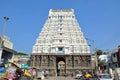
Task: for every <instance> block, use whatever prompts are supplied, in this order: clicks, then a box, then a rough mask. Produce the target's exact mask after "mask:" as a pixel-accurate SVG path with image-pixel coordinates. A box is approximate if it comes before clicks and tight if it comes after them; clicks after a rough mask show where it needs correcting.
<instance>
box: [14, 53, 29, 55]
mask: <svg viewBox="0 0 120 80" xmlns="http://www.w3.org/2000/svg"><path fill="white" fill-rule="evenodd" d="M15 55H28V54H26V53H23V52H16V53H15Z"/></svg>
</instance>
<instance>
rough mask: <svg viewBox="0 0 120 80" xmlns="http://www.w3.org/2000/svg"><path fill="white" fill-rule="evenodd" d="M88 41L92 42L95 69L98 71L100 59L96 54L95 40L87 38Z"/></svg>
mask: <svg viewBox="0 0 120 80" xmlns="http://www.w3.org/2000/svg"><path fill="white" fill-rule="evenodd" d="M86 40H89V41H91V42H92V44H93V53H94V56H95V68H96V70H97V67H98V58H97V54H96V48H95V42H94V40H91V39H89V38H86Z"/></svg>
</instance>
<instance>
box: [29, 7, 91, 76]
mask: <svg viewBox="0 0 120 80" xmlns="http://www.w3.org/2000/svg"><path fill="white" fill-rule="evenodd" d="M31 67H35V68H37V69H40V70H44V71H49V73H50V74H51V75H55V74H58V75H65V74H74V75H75V74H76V73H79V72H86V71H89V72H91V71H92V69H91V55H90V47H89V46H88V44H87V42H86V39H85V37H84V35H83V33H82V31H81V28H80V26H79V24H78V22H77V20H76V17H75V14H74V10H73V9H70V10H52V9H51V10H50V11H49V16H48V19H47V20H46V22H45V24H44V26H43V28H42V31H41V32H40V34H39V36H38V38H37V39H36V43H35V45H34V46H33V50H32V55H31Z"/></svg>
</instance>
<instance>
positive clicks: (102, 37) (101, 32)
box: [0, 0, 120, 54]
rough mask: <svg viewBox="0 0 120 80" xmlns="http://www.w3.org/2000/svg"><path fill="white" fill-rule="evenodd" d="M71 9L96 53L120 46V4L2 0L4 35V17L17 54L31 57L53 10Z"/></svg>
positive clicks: (0, 20)
mask: <svg viewBox="0 0 120 80" xmlns="http://www.w3.org/2000/svg"><path fill="white" fill-rule="evenodd" d="M71 8H72V9H74V11H75V15H76V19H77V21H78V23H79V25H80V27H81V30H82V32H83V33H84V36H85V37H86V38H88V39H89V40H88V44H90V45H91V49H92V50H93V48H97V49H101V50H103V51H106V50H113V49H116V48H117V46H118V45H120V32H119V31H120V0H0V35H1V33H2V29H3V26H4V18H3V17H4V16H9V18H10V19H9V20H8V22H7V27H6V29H5V33H4V34H5V35H7V36H9V37H10V38H11V41H12V42H13V44H14V48H13V49H14V50H16V51H18V52H24V53H28V54H31V52H32V46H33V45H34V44H35V41H36V39H37V37H38V35H39V33H40V31H41V29H42V27H43V25H44V24H45V21H46V20H47V17H48V13H49V10H50V9H71ZM91 40H94V44H93V43H92V41H91Z"/></svg>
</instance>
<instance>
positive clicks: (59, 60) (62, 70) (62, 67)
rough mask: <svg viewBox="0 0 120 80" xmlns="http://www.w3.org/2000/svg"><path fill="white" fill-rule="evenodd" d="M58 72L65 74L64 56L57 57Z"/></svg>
mask: <svg viewBox="0 0 120 80" xmlns="http://www.w3.org/2000/svg"><path fill="white" fill-rule="evenodd" d="M56 69H57V70H56V72H57V76H61V75H64V74H65V59H64V57H57V58H56Z"/></svg>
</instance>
